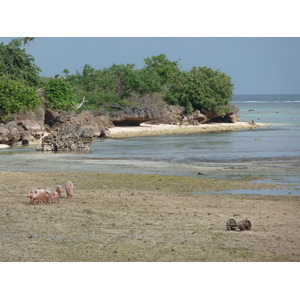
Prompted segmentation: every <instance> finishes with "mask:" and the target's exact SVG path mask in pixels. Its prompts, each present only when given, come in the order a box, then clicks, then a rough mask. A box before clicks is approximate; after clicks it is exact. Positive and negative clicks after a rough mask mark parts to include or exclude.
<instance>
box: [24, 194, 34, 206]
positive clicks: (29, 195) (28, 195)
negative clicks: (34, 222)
mask: <svg viewBox="0 0 300 300" xmlns="http://www.w3.org/2000/svg"><path fill="white" fill-rule="evenodd" d="M33 193H34V191H28V192H27V196H26V197H27V198H29V201H30V203H32V197H33Z"/></svg>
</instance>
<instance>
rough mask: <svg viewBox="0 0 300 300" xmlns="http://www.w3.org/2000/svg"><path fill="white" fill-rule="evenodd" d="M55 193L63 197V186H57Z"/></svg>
mask: <svg viewBox="0 0 300 300" xmlns="http://www.w3.org/2000/svg"><path fill="white" fill-rule="evenodd" d="M55 191H56V192H57V193H58V196H59V197H61V194H62V191H63V190H62V186H61V185H57V186H56V189H55Z"/></svg>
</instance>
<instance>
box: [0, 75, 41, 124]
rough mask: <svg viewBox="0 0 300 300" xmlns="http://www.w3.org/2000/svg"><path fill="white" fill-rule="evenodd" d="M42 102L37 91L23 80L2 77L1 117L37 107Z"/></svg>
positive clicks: (0, 90)
mask: <svg viewBox="0 0 300 300" xmlns="http://www.w3.org/2000/svg"><path fill="white" fill-rule="evenodd" d="M39 104H40V99H39V97H38V95H37V91H36V89H35V88H33V87H28V86H26V85H25V84H24V83H23V82H21V81H15V80H12V79H9V78H7V77H0V119H2V120H3V121H5V120H6V119H7V118H8V117H9V115H11V114H14V113H19V112H24V111H26V110H31V109H35V108H36V107H38V106H39Z"/></svg>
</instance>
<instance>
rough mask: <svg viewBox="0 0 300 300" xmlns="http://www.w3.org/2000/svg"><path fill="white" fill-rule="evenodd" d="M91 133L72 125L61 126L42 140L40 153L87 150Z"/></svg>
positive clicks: (91, 136)
mask: <svg viewBox="0 0 300 300" xmlns="http://www.w3.org/2000/svg"><path fill="white" fill-rule="evenodd" d="M92 142H93V133H92V132H91V131H90V130H88V129H86V128H81V127H78V126H74V125H62V126H61V127H60V128H59V130H58V131H55V132H53V133H50V134H49V135H48V136H46V137H44V138H43V140H42V146H41V147H39V148H37V150H41V151H82V150H89V149H90V145H91V144H92Z"/></svg>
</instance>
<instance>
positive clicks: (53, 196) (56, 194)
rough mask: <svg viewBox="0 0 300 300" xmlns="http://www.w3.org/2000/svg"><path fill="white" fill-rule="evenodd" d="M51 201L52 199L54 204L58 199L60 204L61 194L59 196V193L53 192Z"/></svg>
mask: <svg viewBox="0 0 300 300" xmlns="http://www.w3.org/2000/svg"><path fill="white" fill-rule="evenodd" d="M50 199H51V201H52V203H56V199H57V203H59V194H58V192H52V193H51V194H50Z"/></svg>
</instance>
